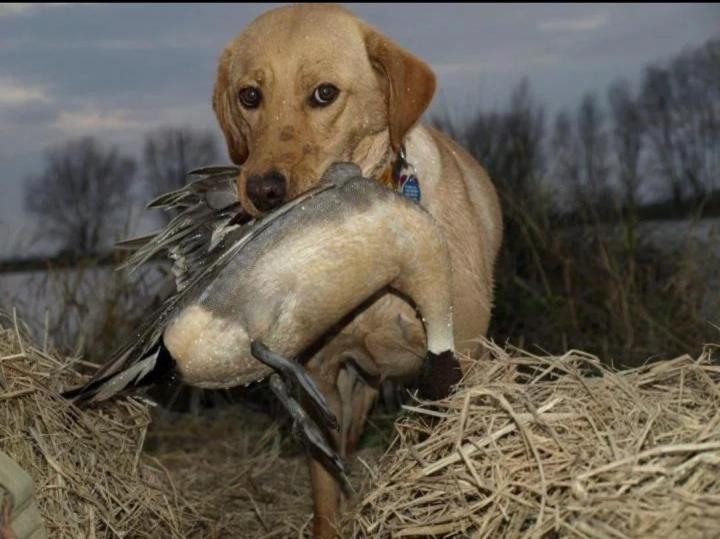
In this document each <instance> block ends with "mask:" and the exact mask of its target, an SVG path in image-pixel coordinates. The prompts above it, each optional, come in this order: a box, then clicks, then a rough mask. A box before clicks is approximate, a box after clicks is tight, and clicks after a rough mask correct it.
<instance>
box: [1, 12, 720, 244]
mask: <svg viewBox="0 0 720 539" xmlns="http://www.w3.org/2000/svg"><path fill="white" fill-rule="evenodd" d="M277 5H281V4H249V3H247V4H66V3H63V4H8V3H5V4H0V164H1V165H2V173H1V174H0V184H1V185H2V188H3V189H2V194H1V196H0V257H2V256H9V255H11V254H12V255H18V254H21V255H22V254H27V253H30V252H36V251H38V250H42V248H40V249H38V246H37V245H33V244H32V243H31V242H29V238H30V232H31V231H32V230H33V228H32V227H33V222H34V218H33V217H32V216H28V215H26V214H25V212H24V210H23V199H24V196H23V184H24V182H25V180H26V178H27V177H28V176H29V175H32V174H37V173H39V172H40V171H41V170H42V167H43V153H44V151H45V149H46V148H48V147H50V146H53V145H57V144H59V143H62V142H63V141H66V140H69V139H73V138H78V137H82V136H85V135H96V136H97V137H98V138H99V139H100V140H102V141H103V142H106V143H109V144H116V145H118V146H119V147H120V148H121V149H122V150H123V151H125V152H126V153H130V154H133V155H134V156H136V157H138V158H139V157H140V149H141V147H142V141H143V137H144V134H145V133H147V132H148V131H150V130H152V129H154V128H157V127H160V126H168V125H172V126H183V125H185V126H192V127H196V128H201V129H211V130H213V131H214V132H215V133H216V134H217V136H218V141H221V140H222V139H221V138H220V130H219V129H218V127H217V124H216V121H215V118H214V115H213V112H212V108H211V104H210V96H211V92H212V86H213V83H214V76H215V71H216V66H217V60H218V56H219V54H220V52H221V50H222V48H223V47H224V46H225V44H226V43H227V42H228V41H230V40H231V39H232V38H233V37H235V36H236V35H237V34H238V33H239V32H240V31H241V30H242V29H243V27H245V26H246V25H247V24H248V23H250V22H251V21H252V20H253V19H254V18H255V17H256V16H257V15H259V14H260V13H262V12H264V11H266V10H268V9H271V8H272V7H275V6H277ZM345 5H346V7H348V8H349V9H350V10H352V11H353V12H355V13H356V14H357V15H358V16H360V17H361V18H363V19H365V20H366V21H368V22H369V23H370V24H372V25H374V26H375V27H376V28H378V29H379V30H381V31H382V32H384V33H385V34H387V35H388V36H390V37H391V38H392V39H394V40H395V41H396V42H398V43H399V44H400V45H402V46H404V47H406V48H407V49H409V50H410V51H412V52H413V53H414V54H416V55H417V56H419V57H421V58H423V59H424V60H425V61H426V62H428V64H429V65H430V66H431V67H432V68H433V69H434V71H435V72H436V74H437V76H438V92H437V94H436V97H435V100H434V102H433V104H432V105H431V108H430V111H429V114H430V115H432V114H434V113H438V112H440V111H446V110H447V111H449V112H450V114H451V115H452V116H453V117H454V118H458V119H460V118H462V117H463V116H464V115H467V114H469V113H470V112H472V111H473V110H476V109H477V108H493V107H498V106H502V105H503V104H504V103H505V102H506V101H507V100H508V98H509V94H510V93H511V91H512V89H513V87H514V86H515V85H516V84H517V83H518V82H519V81H520V80H521V79H522V78H523V77H524V76H527V77H528V78H529V79H530V81H531V83H532V87H533V90H534V93H535V95H536V96H537V98H538V99H539V100H540V101H541V102H543V103H544V104H545V105H546V106H547V107H548V108H549V111H550V112H551V113H552V112H553V111H555V110H557V109H559V108H561V107H575V106H576V105H577V103H578V101H579V99H580V98H581V96H582V95H583V94H584V93H586V92H588V91H596V92H598V94H599V95H600V96H604V94H605V92H606V89H607V86H608V85H609V84H610V83H611V82H612V81H613V80H614V79H615V78H617V77H619V76H624V77H627V78H628V79H630V80H631V81H633V80H637V79H638V77H639V76H640V75H641V73H642V69H643V67H644V66H645V65H646V64H647V63H649V62H654V61H658V60H663V59H668V58H670V57H672V56H674V55H675V54H677V53H678V52H680V51H681V50H682V49H683V48H685V47H695V46H698V45H701V44H702V43H704V42H705V41H706V40H707V39H709V38H711V37H715V36H718V35H720V6H719V5H713V4H448V3H444V4H361V3H357V4H353V3H347V4H345ZM218 147H219V148H220V149H221V150H222V152H223V153H222V157H223V160H224V161H226V162H229V159H228V158H227V156H226V154H225V146H224V143H221V144H219V145H218Z"/></svg>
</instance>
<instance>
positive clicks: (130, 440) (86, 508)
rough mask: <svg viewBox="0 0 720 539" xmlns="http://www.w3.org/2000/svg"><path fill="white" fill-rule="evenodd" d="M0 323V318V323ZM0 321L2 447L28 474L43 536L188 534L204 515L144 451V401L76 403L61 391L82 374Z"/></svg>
mask: <svg viewBox="0 0 720 539" xmlns="http://www.w3.org/2000/svg"><path fill="white" fill-rule="evenodd" d="M0 322H1V321H0ZM3 326H4V327H0V449H1V450H3V451H4V452H5V453H7V454H8V455H9V456H10V457H11V458H13V459H14V460H15V461H17V462H18V464H19V465H20V466H21V467H22V468H24V469H25V470H26V471H27V472H28V473H29V474H30V475H31V477H32V478H33V481H34V485H35V495H36V499H37V502H38V508H39V509H40V512H41V514H42V516H43V518H44V520H45V525H46V528H47V531H48V536H49V537H53V538H56V537H57V538H77V537H93V538H95V537H189V536H193V535H192V534H193V533H196V532H198V531H200V530H202V529H203V523H202V519H200V518H199V517H198V515H197V512H196V511H195V510H194V509H193V508H192V507H191V506H190V505H189V504H187V503H186V502H185V501H184V500H183V499H182V498H180V497H179V496H177V493H174V492H173V490H172V487H171V485H170V480H169V478H168V477H167V476H166V474H165V472H164V471H163V470H162V468H161V467H160V466H159V465H153V463H152V462H151V461H150V460H149V459H147V458H146V457H144V456H143V455H142V453H141V451H142V445H143V439H144V437H145V433H146V431H147V428H148V424H149V422H150V417H149V414H148V407H147V406H146V405H145V404H142V403H141V402H139V401H137V400H133V399H118V400H117V401H114V402H113V403H109V404H108V405H107V406H100V407H97V408H93V409H90V410H87V411H85V410H82V411H81V410H79V409H78V408H76V407H75V406H74V405H72V404H70V403H69V402H67V401H66V400H64V399H62V398H61V397H60V396H59V395H58V391H60V390H62V389H65V388H67V387H69V386H71V385H77V384H78V383H80V382H81V381H82V377H81V376H80V375H79V374H77V373H76V372H74V370H73V369H72V368H70V364H69V363H68V362H66V361H61V360H59V359H57V358H55V357H53V356H52V355H51V354H49V353H47V352H46V351H43V350H40V349H38V348H36V347H35V346H33V345H32V344H31V343H30V341H29V340H28V339H27V336H26V334H25V333H24V332H23V331H21V329H20V328H19V327H18V325H17V323H14V324H9V323H3Z"/></svg>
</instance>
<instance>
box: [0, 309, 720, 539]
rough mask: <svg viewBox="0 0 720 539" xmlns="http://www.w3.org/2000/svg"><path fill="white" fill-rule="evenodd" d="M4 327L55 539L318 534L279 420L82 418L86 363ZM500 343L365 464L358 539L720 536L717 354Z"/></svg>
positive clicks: (16, 444) (9, 370)
mask: <svg viewBox="0 0 720 539" xmlns="http://www.w3.org/2000/svg"><path fill="white" fill-rule="evenodd" d="M0 323H2V320H0ZM4 326H5V328H4V329H3V328H2V327H0V449H2V450H3V451H5V452H6V453H8V454H9V455H10V456H11V457H12V458H14V459H15V460H17V461H18V462H19V464H20V465H21V466H22V467H23V468H25V469H26V470H27V471H28V472H29V473H30V474H31V476H32V477H33V479H34V481H35V486H36V496H37V499H38V507H39V509H40V511H41V513H42V515H43V517H44V519H45V524H46V527H47V529H48V532H49V533H48V535H49V536H50V537H59V538H75V537H97V538H100V537H128V538H130V537H153V538H155V537H158V538H160V537H183V538H184V537H217V538H219V537H243V538H250V537H298V538H300V537H307V536H308V534H309V530H310V519H311V505H310V490H309V482H308V478H307V469H306V467H305V460H304V458H303V456H302V452H301V451H300V450H299V447H298V446H297V445H296V444H294V443H293V441H292V440H291V439H290V437H289V433H288V432H287V431H284V430H283V429H282V428H280V427H279V426H278V424H277V423H276V422H274V421H273V420H271V419H269V418H267V417H261V416H259V415H253V414H251V413H249V412H248V411H247V410H240V411H238V410H231V411H229V412H227V413H224V414H223V415H221V416H219V417H214V418H209V417H202V418H192V417H184V418H181V419H179V420H177V421H172V422H168V421H167V420H166V419H165V420H162V417H160V416H159V415H158V414H157V413H156V412H155V411H153V410H151V409H149V408H148V406H147V405H146V404H144V403H143V402H142V401H140V400H137V399H115V400H113V401H109V402H107V403H103V404H102V405H100V406H98V407H93V408H89V409H87V410H79V409H77V408H76V407H74V406H73V405H71V404H69V403H68V402H66V401H64V400H63V399H61V398H60V396H59V395H58V394H57V391H58V390H60V389H64V388H66V387H68V386H72V385H76V384H78V383H79V382H80V381H81V380H82V376H81V375H79V374H77V373H75V372H74V370H73V368H74V365H73V364H72V363H73V362H69V361H68V360H63V359H59V358H57V357H55V356H54V355H53V354H51V353H48V352H47V351H46V350H44V348H43V349H39V348H38V347H36V346H34V345H33V344H32V343H31V342H30V341H29V339H28V338H27V337H26V336H25V334H24V333H23V332H22V331H21V330H20V329H19V328H18V326H17V324H16V323H14V322H13V323H10V324H7V323H5V324H4ZM488 346H489V347H490V349H491V355H492V356H493V359H494V361H492V362H483V363H477V364H476V365H475V366H474V367H473V369H472V370H471V372H470V373H469V374H468V376H467V377H466V380H465V381H464V384H463V386H462V387H461V389H460V390H459V391H458V392H457V393H456V394H455V395H453V396H452V397H450V398H449V399H447V400H445V401H441V402H438V403H419V404H417V405H411V406H408V407H407V408H408V414H406V415H405V416H404V417H402V418H401V419H400V420H399V421H398V422H397V431H398V436H397V438H396V439H395V441H394V442H393V444H392V446H391V447H390V448H389V450H388V451H387V452H386V454H385V456H383V457H382V459H380V462H379V463H374V462H375V459H374V451H373V452H370V453H368V454H366V455H365V457H364V458H363V459H362V461H361V462H355V463H354V466H353V474H352V475H353V483H354V484H358V486H359V482H360V480H362V479H363V478H364V479H365V482H364V484H363V485H362V486H361V488H360V494H359V495H358V496H356V498H355V501H356V505H355V507H354V509H352V510H350V511H349V512H348V513H347V514H346V516H345V518H344V520H343V522H342V525H343V529H344V532H343V534H342V536H343V537H383V538H386V537H412V536H416V537H417V536H425V537H433V536H435V537H495V536H503V537H524V536H528V537H540V536H547V537H554V536H561V537H567V536H573V537H590V538H594V537H607V538H620V537H683V538H684V537H715V536H720V474H719V472H720V367H719V366H717V363H715V364H713V360H712V352H713V349H712V348H707V349H706V352H705V353H704V354H703V355H702V356H701V357H700V358H698V359H696V360H693V359H692V358H690V357H688V356H683V357H680V358H677V359H675V360H673V361H668V362H663V363H656V364H654V365H649V366H646V367H643V368H640V369H635V370H631V371H624V372H613V371H611V370H609V369H606V368H604V367H602V366H601V364H600V362H599V361H598V360H597V359H596V358H594V357H592V356H589V355H586V354H583V353H581V352H575V351H572V352H568V353H567V354H565V355H564V356H561V357H536V356H531V355H528V354H527V353H525V352H519V351H515V352H513V353H512V355H511V354H510V353H508V352H506V351H503V350H501V349H499V348H497V347H494V346H493V345H492V344H490V343H488ZM74 363H75V364H77V363H78V362H77V361H75V362H74ZM151 419H152V423H151Z"/></svg>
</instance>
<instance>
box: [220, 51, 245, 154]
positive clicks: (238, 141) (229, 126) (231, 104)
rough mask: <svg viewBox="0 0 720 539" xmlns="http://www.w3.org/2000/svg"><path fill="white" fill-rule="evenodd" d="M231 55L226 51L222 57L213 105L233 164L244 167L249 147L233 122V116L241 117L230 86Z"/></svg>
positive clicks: (235, 97)
mask: <svg viewBox="0 0 720 539" xmlns="http://www.w3.org/2000/svg"><path fill="white" fill-rule="evenodd" d="M230 54H231V53H230V50H225V51H224V52H223V53H222V55H221V56H220V62H219V65H218V71H217V78H216V79H215V88H214V89H213V103H212V105H213V110H214V111H215V116H216V117H217V119H218V123H219V124H220V128H221V129H222V131H223V134H224V135H225V142H226V143H227V147H228V153H229V154H230V159H232V161H233V163H235V164H237V165H242V164H243V163H244V162H245V160H246V159H247V157H248V147H247V140H245V136H244V135H243V134H242V133H241V131H240V129H239V128H238V126H237V124H236V123H235V122H233V116H236V117H239V114H240V111H239V110H237V107H238V105H237V96H235V95H234V92H233V91H232V87H231V84H230V74H229V71H230Z"/></svg>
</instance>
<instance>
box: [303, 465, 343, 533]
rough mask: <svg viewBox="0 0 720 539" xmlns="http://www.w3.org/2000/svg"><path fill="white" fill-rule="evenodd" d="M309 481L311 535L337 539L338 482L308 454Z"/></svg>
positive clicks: (339, 494) (339, 493)
mask: <svg viewBox="0 0 720 539" xmlns="http://www.w3.org/2000/svg"><path fill="white" fill-rule="evenodd" d="M308 466H309V468H310V483H311V485H312V497H313V513H314V515H313V537H314V538H315V539H337V538H339V537H340V534H339V532H338V529H337V516H338V513H339V510H340V496H341V490H340V483H338V482H337V480H336V479H335V478H334V477H333V476H332V474H331V473H330V472H328V470H327V469H326V468H325V466H324V465H323V464H322V463H321V462H320V461H318V460H317V459H315V458H314V457H313V456H312V455H308Z"/></svg>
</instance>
